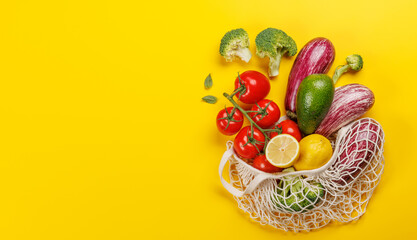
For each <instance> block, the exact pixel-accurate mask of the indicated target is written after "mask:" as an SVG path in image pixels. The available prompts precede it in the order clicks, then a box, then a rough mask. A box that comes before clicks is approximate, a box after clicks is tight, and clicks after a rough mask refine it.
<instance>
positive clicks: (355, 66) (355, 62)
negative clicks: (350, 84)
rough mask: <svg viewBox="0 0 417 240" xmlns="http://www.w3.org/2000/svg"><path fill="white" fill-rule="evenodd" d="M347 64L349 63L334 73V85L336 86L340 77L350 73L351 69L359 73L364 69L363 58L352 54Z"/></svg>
mask: <svg viewBox="0 0 417 240" xmlns="http://www.w3.org/2000/svg"><path fill="white" fill-rule="evenodd" d="M346 62H347V64H346V65H340V66H338V67H337V68H336V70H335V71H334V74H333V82H334V84H336V82H337V80H339V78H340V76H342V74H343V73H345V72H347V71H349V70H350V69H352V70H353V71H356V72H358V71H360V70H361V69H362V67H363V60H362V57H361V56H360V55H358V54H352V55H349V56H347V58H346Z"/></svg>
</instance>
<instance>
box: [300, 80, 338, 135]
mask: <svg viewBox="0 0 417 240" xmlns="http://www.w3.org/2000/svg"><path fill="white" fill-rule="evenodd" d="M333 96H334V84H333V80H332V79H331V78H330V77H329V76H327V75H326V74H312V75H309V76H307V77H306V78H304V80H303V81H302V82H301V84H300V87H299V88H298V92H297V102H296V112H297V121H298V127H299V128H300V130H301V132H302V133H303V134H304V135H309V134H312V133H314V131H315V130H316V129H317V127H318V126H319V125H320V123H321V121H323V119H324V117H325V116H326V114H327V112H328V111H329V109H330V106H331V105H332V102H333Z"/></svg>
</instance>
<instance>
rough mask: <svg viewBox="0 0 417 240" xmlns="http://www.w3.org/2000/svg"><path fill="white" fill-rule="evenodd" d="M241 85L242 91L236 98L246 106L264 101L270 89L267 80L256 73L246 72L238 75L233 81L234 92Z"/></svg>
mask: <svg viewBox="0 0 417 240" xmlns="http://www.w3.org/2000/svg"><path fill="white" fill-rule="evenodd" d="M239 77H240V79H239ZM241 85H243V86H244V89H243V90H242V91H241V92H239V93H237V94H236V96H237V98H238V99H239V100H240V101H241V102H243V103H247V104H254V103H256V102H258V101H260V100H262V99H264V98H265V97H266V96H267V95H268V93H269V90H270V89H271V84H270V83H269V79H268V78H267V77H266V76H265V75H263V74H262V73H260V72H257V71H246V72H244V73H242V74H240V75H239V76H238V77H237V78H236V80H235V90H236V89H238V88H239V87H240V86H241Z"/></svg>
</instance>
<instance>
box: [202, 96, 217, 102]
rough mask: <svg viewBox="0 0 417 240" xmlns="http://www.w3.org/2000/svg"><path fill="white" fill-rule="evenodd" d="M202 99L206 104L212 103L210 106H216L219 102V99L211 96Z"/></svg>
mask: <svg viewBox="0 0 417 240" xmlns="http://www.w3.org/2000/svg"><path fill="white" fill-rule="evenodd" d="M202 99H203V101H204V102H206V103H210V104H215V103H216V102H217V98H216V97H215V96H211V95H208V96H205V97H203V98H202Z"/></svg>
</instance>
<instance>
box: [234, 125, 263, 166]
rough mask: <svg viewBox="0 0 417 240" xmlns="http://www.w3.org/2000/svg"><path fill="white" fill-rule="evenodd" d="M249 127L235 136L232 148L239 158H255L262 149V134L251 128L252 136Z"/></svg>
mask: <svg viewBox="0 0 417 240" xmlns="http://www.w3.org/2000/svg"><path fill="white" fill-rule="evenodd" d="M251 136H252V131H251V127H250V126H246V127H244V128H242V130H240V132H239V133H238V134H237V135H236V137H235V141H234V145H233V148H234V150H235V152H236V153H237V155H239V156H240V157H241V158H246V159H252V158H255V157H256V155H258V154H259V153H260V152H261V151H262V150H263V148H264V145H265V136H264V135H263V134H262V132H261V131H260V130H259V129H257V128H255V127H254V128H253V136H252V137H251Z"/></svg>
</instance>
